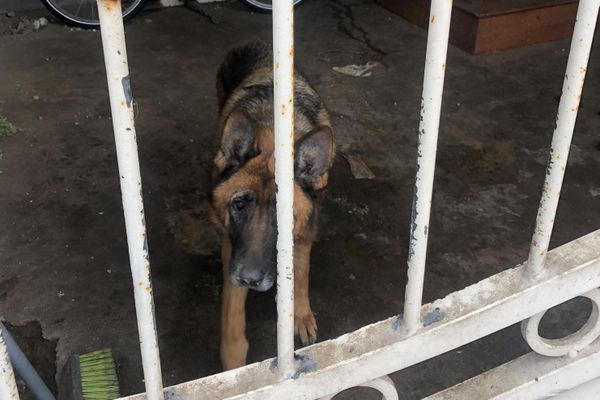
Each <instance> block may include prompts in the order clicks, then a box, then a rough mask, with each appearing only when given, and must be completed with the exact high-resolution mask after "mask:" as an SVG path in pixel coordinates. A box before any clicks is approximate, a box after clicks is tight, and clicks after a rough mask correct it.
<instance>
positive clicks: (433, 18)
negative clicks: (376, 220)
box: [404, 0, 452, 333]
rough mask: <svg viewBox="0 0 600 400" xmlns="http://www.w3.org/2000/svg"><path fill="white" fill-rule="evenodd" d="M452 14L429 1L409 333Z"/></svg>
mask: <svg viewBox="0 0 600 400" xmlns="http://www.w3.org/2000/svg"><path fill="white" fill-rule="evenodd" d="M451 14H452V1H451V0H433V1H432V2H431V12H430V15H429V32H428V34H427V54H426V57H425V73H424V77H423V97H422V99H421V122H420V124H419V145H418V150H417V174H416V178H415V186H414V191H413V210H412V219H411V228H410V230H411V231H410V232H411V235H410V245H409V254H408V282H407V284H406V294H405V299H404V324H405V325H404V327H405V329H406V330H407V331H408V332H411V333H412V332H414V331H415V330H416V329H417V328H418V327H419V325H420V314H421V313H420V311H421V302H422V299H423V279H424V275H425V259H426V256H427V234H428V225H429V213H430V210H431V194H432V190H433V176H434V170H435V156H436V150H437V137H438V129H439V125H440V111H441V107H442V92H443V90H444V72H445V69H446V53H447V50H448V33H449V31H450V16H451Z"/></svg>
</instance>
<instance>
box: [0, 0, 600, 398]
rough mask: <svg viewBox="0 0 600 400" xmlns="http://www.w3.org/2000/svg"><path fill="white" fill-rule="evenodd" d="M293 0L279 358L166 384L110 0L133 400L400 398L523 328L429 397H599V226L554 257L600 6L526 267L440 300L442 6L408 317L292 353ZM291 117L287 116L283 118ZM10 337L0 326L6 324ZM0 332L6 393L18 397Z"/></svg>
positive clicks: (286, 31)
mask: <svg viewBox="0 0 600 400" xmlns="http://www.w3.org/2000/svg"><path fill="white" fill-rule="evenodd" d="M292 3H293V1H292V0H274V1H273V50H274V51H273V53H274V82H275V110H276V112H275V157H276V168H275V169H276V182H277V186H278V193H277V225H278V232H279V237H278V241H277V249H278V256H277V262H278V267H277V268H278V278H277V291H278V296H277V311H278V321H277V357H276V358H275V359H269V360H265V361H262V362H259V363H255V364H252V365H248V366H245V367H243V368H239V369H236V370H232V371H227V372H224V373H221V374H217V375H213V376H209V377H205V378H201V379H198V380H194V381H190V382H185V383H182V384H179V385H175V386H172V387H169V388H166V389H163V386H162V376H161V368H160V358H159V351H158V342H157V335H156V325H155V321H154V306H153V300H152V286H151V281H150V264H149V256H148V246H147V240H146V228H145V223H144V209H143V204H142V192H141V178H140V172H139V164H138V153H137V144H136V136H135V127H134V119H133V108H132V94H131V87H130V81H129V72H128V67H127V54H126V49H125V37H124V30H123V23H122V20H121V14H120V10H121V6H120V1H119V0H98V7H99V15H100V23H101V26H102V29H101V31H102V42H103V47H104V57H105V62H106V70H107V79H108V87H109V95H110V102H111V110H112V117H113V128H114V132H115V140H116V146H117V156H118V163H119V174H120V178H121V190H122V195H123V208H124V212H125V223H126V228H127V240H128V246H129V257H130V262H131V271H132V276H133V283H134V294H135V305H136V311H137V320H138V330H139V337H140V346H141V353H142V362H143V369H144V378H145V385H146V393H143V394H139V395H134V396H129V397H127V399H129V400H134V399H136V400H137V399H143V398H147V399H149V400H162V399H164V398H167V399H182V400H184V399H211V400H212V399H242V398H244V399H318V398H321V399H331V398H332V397H333V396H334V395H335V394H336V393H338V392H340V391H342V390H344V389H346V388H349V387H353V386H368V387H372V388H375V389H376V390H378V391H380V392H381V393H382V394H383V395H384V398H385V399H388V400H391V399H398V393H397V390H396V388H395V387H394V384H393V382H392V381H391V379H389V378H388V377H387V374H390V373H392V372H395V371H398V370H401V369H403V368H406V367H409V366H411V365H414V364H416V363H419V362H421V361H424V360H427V359H430V358H433V357H435V356H437V355H439V354H442V353H444V352H446V351H449V350H452V349H455V348H457V347H459V346H462V345H464V344H467V343H469V342H472V341H474V340H477V339H479V338H481V337H483V336H486V335H489V334H491V333H494V332H496V331H498V330H500V329H503V328H505V327H507V326H510V325H512V324H515V323H518V322H521V321H522V322H521V327H522V333H523V336H524V338H525V339H526V340H527V342H528V344H529V345H530V347H531V348H532V349H533V350H534V352H532V353H529V354H527V355H525V356H523V357H520V358H517V359H515V360H513V361H511V362H509V363H507V364H505V365H502V366H500V367H498V368H495V369H493V370H491V371H488V372H486V373H484V374H481V375H479V376H476V377H474V378H472V379H470V380H467V381H465V382H463V383H461V384H459V385H456V386H454V387H452V388H448V389H446V390H444V391H442V392H440V393H437V394H435V395H432V396H430V397H428V399H432V400H441V399H538V398H547V397H552V396H556V398H559V399H569V398H579V399H581V398H584V399H588V398H589V399H592V398H600V341H599V340H596V339H597V338H598V336H600V317H599V315H600V312H599V308H600V290H599V289H598V287H600V230H597V231H595V232H592V233H589V234H588V235H585V236H583V237H581V238H579V239H577V240H574V241H573V242H570V243H568V244H565V245H563V246H561V247H558V248H556V249H554V250H552V251H548V246H549V242H550V236H551V233H552V228H553V223H554V217H555V214H556V209H557V206H558V201H559V198H560V190H561V186H562V180H563V176H564V173H565V168H566V165H567V158H568V154H569V146H570V143H571V138H572V135H573V129H574V126H575V120H576V117H577V111H578V107H579V101H580V98H581V94H582V89H583V83H584V78H585V73H586V69H587V63H588V59H589V53H590V49H591V44H592V39H593V35H594V28H595V26H596V20H597V17H598V10H599V8H600V0H581V1H580V4H579V9H578V12H577V21H576V24H575V29H574V32H573V38H572V41H571V50H570V53H569V59H568V63H567V68H566V74H565V78H564V84H563V90H562V96H561V99H560V104H559V108H558V116H557V121H556V129H555V131H554V135H553V138H552V144H551V148H550V154H549V157H548V165H547V170H546V177H545V182H544V187H543V192H542V197H541V201H540V206H539V209H538V216H537V220H536V226H535V230H534V233H533V238H532V241H531V248H530V252H529V258H528V260H527V262H524V263H523V264H521V265H517V266H516V267H514V268H511V269H507V270H505V271H503V272H501V273H499V274H496V275H494V276H492V277H490V278H487V279H484V280H482V281H480V282H478V283H476V284H474V285H471V286H469V287H466V288H464V289H462V290H459V291H457V292H454V293H451V294H450V295H448V296H446V297H445V298H443V299H439V300H436V301H434V302H433V303H430V304H425V305H423V304H422V294H423V277H424V272H425V258H426V252H427V236H428V224H429V213H430V208H431V196H432V190H433V177H434V168H435V158H436V149H437V135H438V127H439V120H440V111H441V102H442V92H443V84H444V72H445V68H446V52H447V47H448V32H449V27H450V15H451V10H452V1H451V0H432V2H431V13H430V19H429V32H428V38H427V55H426V60H425V74H424V79H423V97H422V111H421V123H420V126H419V144H418V149H417V174H416V181H415V187H414V193H413V196H414V199H413V200H414V203H413V204H414V209H413V213H412V222H411V227H410V229H411V238H410V248H409V258H408V283H407V286H406V295H405V306H404V311H403V313H401V314H400V315H398V316H393V317H391V318H388V319H386V320H383V321H380V322H377V323H374V324H371V325H368V326H365V327H363V328H360V329H358V330H356V331H354V332H351V333H348V334H346V335H343V336H341V337H339V338H337V339H333V340H328V341H325V342H321V343H317V344H315V345H312V346H309V347H306V348H303V349H300V350H298V351H296V352H294V341H293V334H294V332H293V304H294V302H293V300H294V298H293V295H294V294H293V287H294V286H293V235H292V225H293V217H292V204H293V197H292V196H293V179H294V177H293V143H294V138H293V129H292V128H293V74H292V71H293V58H294V57H293V56H294V45H293V6H292ZM280 111H281V112H280ZM577 296H584V297H587V298H589V299H590V300H591V301H592V313H591V315H590V317H589V319H588V321H587V322H586V324H585V325H584V326H583V327H582V328H581V329H580V330H579V331H578V332H576V333H574V334H572V335H570V336H568V337H565V338H563V339H555V340H549V339H545V338H542V337H540V336H539V334H538V325H539V323H540V320H541V318H542V316H543V315H544V313H545V312H546V310H548V309H549V308H551V307H554V306H556V305H558V304H561V303H563V302H565V301H567V300H570V299H572V298H574V297H577ZM0 329H1V328H0ZM1 333H2V332H1V331H0V399H2V400H4V399H17V398H18V393H17V390H16V385H15V382H14V375H13V373H12V368H11V364H10V360H9V359H8V355H7V352H6V348H5V345H4V342H3V340H2V335H1Z"/></svg>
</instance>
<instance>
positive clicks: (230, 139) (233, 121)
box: [214, 111, 258, 175]
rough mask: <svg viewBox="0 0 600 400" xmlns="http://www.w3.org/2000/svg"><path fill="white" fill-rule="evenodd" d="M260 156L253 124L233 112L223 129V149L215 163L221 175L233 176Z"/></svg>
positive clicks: (220, 150) (243, 116)
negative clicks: (232, 174) (255, 157)
mask: <svg viewBox="0 0 600 400" xmlns="http://www.w3.org/2000/svg"><path fill="white" fill-rule="evenodd" d="M257 154H258V150H257V148H256V133H255V130H254V126H253V124H252V122H251V121H250V120H249V119H248V118H247V117H246V116H245V115H244V114H242V113H241V112H236V111H234V112H232V113H231V114H230V115H229V117H227V120H226V121H225V126H224V127H223V135H222V136H221V148H220V149H219V151H218V153H217V155H216V157H215V159H214V163H215V166H216V167H217V170H218V171H219V173H220V174H221V175H224V174H231V173H233V172H235V171H237V170H238V169H240V168H242V166H243V165H244V164H245V163H246V161H248V160H249V159H251V158H252V157H254V156H256V155H257Z"/></svg>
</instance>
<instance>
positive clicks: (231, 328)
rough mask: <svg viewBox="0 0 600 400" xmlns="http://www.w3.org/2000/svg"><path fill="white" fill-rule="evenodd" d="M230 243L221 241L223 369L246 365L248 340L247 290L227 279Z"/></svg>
mask: <svg viewBox="0 0 600 400" xmlns="http://www.w3.org/2000/svg"><path fill="white" fill-rule="evenodd" d="M230 258H231V243H230V241H229V238H227V237H226V238H225V239H223V247H222V248H221V259H222V261H223V298H222V300H221V301H222V304H221V363H222V364H223V369H225V370H228V369H233V368H238V367H242V366H244V365H246V355H247V353H248V340H247V339H246V295H247V294H248V289H246V288H241V287H237V286H235V285H234V284H233V283H232V282H231V278H230V277H229V260H230Z"/></svg>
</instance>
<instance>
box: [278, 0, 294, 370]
mask: <svg viewBox="0 0 600 400" xmlns="http://www.w3.org/2000/svg"><path fill="white" fill-rule="evenodd" d="M273 71H274V72H273V81H274V114H275V115H274V118H275V183H276V185H277V365H278V368H279V372H280V373H281V374H282V375H283V376H285V377H288V376H291V375H292V373H293V369H294V234H293V230H294V214H293V204H294V5H293V0H276V1H273Z"/></svg>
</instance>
